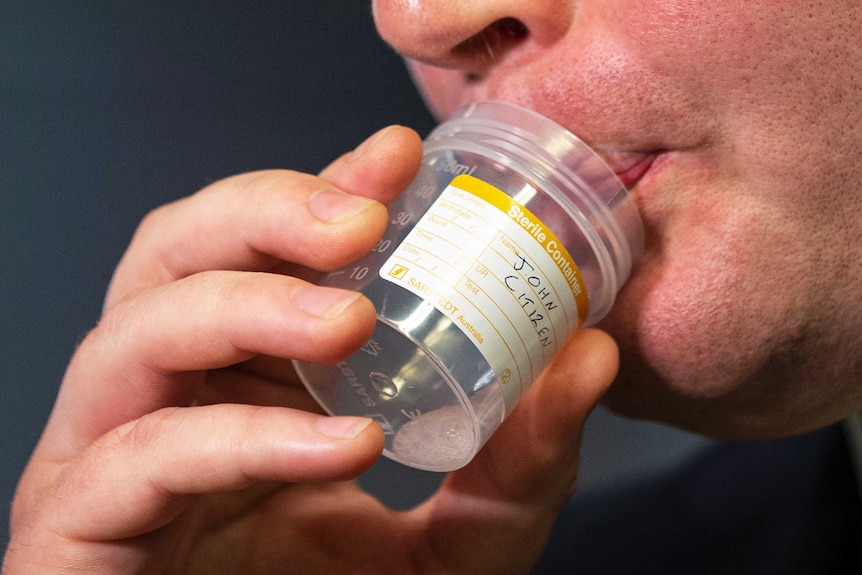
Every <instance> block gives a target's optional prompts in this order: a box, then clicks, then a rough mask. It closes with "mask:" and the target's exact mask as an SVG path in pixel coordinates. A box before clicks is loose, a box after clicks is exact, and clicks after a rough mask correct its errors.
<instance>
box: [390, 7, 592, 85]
mask: <svg viewBox="0 0 862 575" xmlns="http://www.w3.org/2000/svg"><path fill="white" fill-rule="evenodd" d="M576 5H577V1H575V0H374V19H375V22H376V24H377V29H378V30H379V32H380V35H381V36H382V37H383V39H384V40H386V41H387V42H388V43H389V44H391V45H392V46H393V47H394V48H395V49H396V50H398V51H399V52H400V53H401V54H403V55H404V56H407V57H408V58H412V59H415V60H419V61H422V62H425V63H428V64H432V65H435V66H440V67H446V68H461V69H464V70H465V71H467V72H469V73H474V74H478V75H481V74H484V73H485V72H486V71H487V69H488V68H489V67H490V66H491V65H493V64H494V63H495V62H497V61H499V60H501V59H502V58H503V57H505V56H507V55H509V54H510V53H512V52H515V51H518V50H524V49H525V48H526V47H528V46H531V45H538V46H546V45H548V44H551V43H553V42H554V41H555V40H557V39H559V38H561V37H562V36H564V35H565V33H566V31H567V30H568V29H569V26H570V25H571V23H572V20H573V18H574V13H575V8H576Z"/></svg>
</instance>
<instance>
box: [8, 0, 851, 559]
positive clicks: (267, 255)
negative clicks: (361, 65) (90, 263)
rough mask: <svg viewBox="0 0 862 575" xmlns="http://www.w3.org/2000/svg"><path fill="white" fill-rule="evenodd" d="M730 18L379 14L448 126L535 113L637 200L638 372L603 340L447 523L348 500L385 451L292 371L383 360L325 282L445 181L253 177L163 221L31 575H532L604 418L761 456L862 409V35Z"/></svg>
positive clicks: (220, 186) (767, 15)
mask: <svg viewBox="0 0 862 575" xmlns="http://www.w3.org/2000/svg"><path fill="white" fill-rule="evenodd" d="M713 4H715V3H713ZM713 4H709V5H702V4H698V3H685V2H682V3H680V2H667V3H661V2H638V1H634V0H620V1H612V2H607V1H602V2H599V1H587V2H561V1H554V0H548V1H543V2H536V1H533V0H520V1H518V0H498V1H486V2H469V3H467V2H464V3H455V2H446V1H443V0H434V1H421V0H420V1H415V2H400V1H394V0H393V1H385V0H381V1H378V2H375V5H374V10H375V17H376V19H377V23H378V27H379V29H380V32H381V34H382V36H383V37H384V38H385V39H386V40H387V41H388V42H390V43H391V44H392V45H393V46H394V47H395V48H396V49H398V50H399V51H400V52H402V53H403V54H405V55H406V56H407V57H408V58H410V59H411V60H412V62H413V63H412V64H411V66H412V69H413V72H414V74H415V77H416V79H417V82H418V83H419V85H420V87H421V88H422V89H423V91H424V93H425V95H426V98H427V100H428V102H429V105H430V106H431V107H432V108H433V109H434V110H435V111H436V112H437V114H438V115H439V116H441V117H445V116H446V115H447V114H448V113H450V112H451V111H452V110H453V109H455V108H456V107H457V106H458V105H460V104H461V103H465V102H468V101H472V100H478V99H488V98H494V99H502V100H510V101H514V102H516V103H520V104H523V105H527V106H529V107H532V108H534V109H536V110H537V111H539V112H542V113H544V114H545V115H548V116H550V117H551V118H553V119H555V120H557V121H558V122H560V123H562V124H563V125H565V126H567V127H569V128H570V129H571V130H572V131H574V132H576V133H578V134H579V135H581V136H582V137H583V138H584V139H585V140H586V141H588V142H589V143H591V144H592V145H593V146H594V147H596V148H597V149H598V150H599V151H600V152H601V153H602V154H603V155H604V156H605V157H606V158H607V160H608V162H609V163H610V164H611V165H612V166H613V167H614V169H615V170H617V171H618V172H619V173H621V175H624V176H625V178H626V179H627V180H628V181H629V184H630V186H631V187H632V189H633V194H634V195H635V197H636V199H637V201H638V205H639V207H640V209H641V213H642V214H643V216H644V219H645V223H646V225H647V230H648V238H647V253H646V254H645V256H644V258H643V261H642V264H641V266H640V267H639V268H638V269H637V270H636V271H635V273H634V275H633V277H632V279H631V281H630V282H629V284H628V285H627V286H626V288H625V289H624V291H623V292H622V293H621V294H620V298H619V301H618V303H617V305H616V306H615V308H614V311H613V312H612V315H611V317H610V318H609V319H608V321H607V322H606V323H605V324H604V325H603V327H604V328H605V329H606V330H607V332H608V333H609V334H610V335H611V336H612V337H613V339H615V340H616V342H617V344H618V345H619V349H620V351H621V353H620V360H621V361H620V363H619V376H618V377H617V378H616V380H615V382H614V384H613V385H612V386H610V388H608V385H609V384H610V382H611V380H612V379H613V378H614V374H615V372H616V370H617V367H618V364H617V353H616V349H617V348H616V347H615V345H614V343H613V341H612V340H611V338H609V337H608V336H607V335H606V334H605V333H602V332H597V331H584V332H582V333H580V334H578V335H576V336H575V337H574V338H573V339H572V341H571V342H570V343H569V344H568V346H567V347H566V349H565V350H564V351H563V352H562V353H561V354H560V356H559V357H558V358H557V360H556V361H555V363H554V364H553V365H552V366H551V367H550V368H549V370H548V371H547V372H546V374H545V376H544V377H543V379H542V380H541V381H539V382H538V383H537V384H536V386H534V388H533V389H532V390H531V392H530V393H529V394H528V396H527V397H525V398H524V400H523V401H522V402H521V403H520V404H519V406H518V408H517V409H516V411H515V412H514V413H513V414H512V416H511V417H510V419H509V420H507V421H506V423H505V424H504V425H503V427H501V429H500V431H499V432H498V433H497V434H496V435H495V437H494V438H493V439H492V440H491V442H489V444H488V445H487V447H486V448H485V449H484V450H483V452H482V453H481V454H480V455H479V456H478V457H477V459H476V460H475V461H474V463H473V464H471V465H470V466H468V467H467V468H465V469H463V470H460V471H458V472H456V473H453V474H452V475H450V476H449V478H448V479H447V480H446V482H445V483H444V485H443V487H442V489H441V491H440V492H439V493H438V494H436V495H435V496H434V497H432V498H431V499H430V500H429V501H427V502H426V503H424V504H422V505H421V506H420V507H418V508H416V509H414V510H411V511H409V512H405V513H393V512H391V511H389V510H386V509H384V508H382V507H381V506H379V505H378V504H377V503H376V502H375V501H373V500H372V499H371V498H370V497H368V496H366V495H364V494H362V493H361V492H360V491H359V490H357V489H356V488H355V487H354V486H352V485H350V484H344V483H338V481H340V480H342V479H346V478H350V477H353V476H355V475H356V474H358V473H359V472H360V471H362V470H363V469H365V468H366V467H367V466H368V465H370V464H371V463H372V462H373V461H374V459H375V457H376V456H377V455H379V452H380V448H381V436H380V430H379V429H376V428H375V427H374V426H372V425H370V423H369V422H368V421H366V420H361V419H353V418H325V417H320V416H318V415H315V414H312V413H308V411H313V410H314V406H313V403H312V402H311V401H310V399H309V398H308V397H307V396H306V395H305V394H304V393H302V391H301V388H300V387H296V386H294V387H291V386H290V385H289V383H287V382H282V381H281V380H282V378H283V374H284V371H285V365H286V363H287V362H286V361H284V360H279V359H275V358H301V359H309V360H316V361H333V360H337V359H338V358H339V357H343V356H344V355H345V354H347V353H349V352H351V351H352V350H354V349H356V348H357V347H358V346H359V345H361V344H362V342H363V340H364V339H365V338H366V337H367V336H368V334H369V330H370V328H371V326H372V324H373V309H371V307H370V305H368V302H367V301H365V300H364V299H362V298H359V297H357V296H356V295H355V294H351V293H346V292H333V291H329V290H323V289H320V288H314V287H311V286H309V285H307V284H306V283H304V282H303V280H301V279H300V278H302V277H308V272H307V270H306V269H304V268H303V267H302V266H308V267H314V268H317V269H330V268H332V267H335V266H338V265H341V264H344V263H346V262H348V261H350V260H351V259H353V258H355V257H357V256H359V255H360V254H362V253H363V252H365V251H367V250H369V249H370V248H371V247H372V246H373V244H374V241H375V240H376V239H377V238H378V237H379V235H380V233H381V232H382V227H383V226H384V225H385V221H386V216H385V210H383V208H382V206H380V204H378V203H377V202H376V201H371V200H368V199H366V198H365V196H372V199H373V200H379V201H382V202H385V201H387V200H389V199H391V198H392V197H394V196H395V195H396V194H397V193H398V192H400V191H401V190H402V189H403V188H404V187H405V185H406V184H407V182H408V181H409V180H410V178H411V177H412V175H413V173H414V171H415V169H416V164H417V162H418V158H419V155H420V147H419V142H418V139H417V137H416V136H415V134H413V133H411V132H410V131H408V130H405V129H403V128H389V129H385V130H382V131H381V132H379V133H378V134H376V135H375V136H372V137H371V138H370V139H369V140H368V141H367V142H366V143H365V144H363V145H362V146H360V147H359V148H358V149H357V150H355V151H354V152H352V153H350V154H347V155H345V156H343V157H342V158H340V159H338V160H336V161H335V162H334V163H333V164H332V165H330V166H329V167H328V168H327V169H325V170H324V171H323V172H322V173H321V174H320V175H319V176H317V177H314V176H307V175H303V174H297V173H292V172H260V173H254V174H246V175H241V176H236V177H234V178H230V179H227V180H223V181H221V182H218V183H216V184H213V185H212V186H210V187H208V188H207V189H205V190H203V191H202V192H200V193H199V194H197V195H195V196H192V197H190V198H187V199H184V200H180V201H179V202H176V203H174V204H170V205H168V206H165V207H162V208H160V209H158V210H156V211H154V212H153V213H152V214H151V215H150V216H149V217H148V218H147V219H146V220H145V221H144V222H143V223H142V225H141V227H140V229H139V231H138V233H137V234H136V236H135V238H134V240H133V242H132V244H131V246H130V248H129V251H128V252H127V253H126V255H125V256H124V258H123V260H122V261H121V262H120V264H119V266H118V268H117V272H116V275H115V277H114V280H113V282H112V285H111V288H110V290H109V293H108V296H107V299H106V305H105V310H106V311H105V316H104V318H103V320H102V321H101V323H100V325H99V326H98V327H97V328H96V329H95V330H94V331H93V332H92V333H91V334H90V335H89V336H88V337H87V339H86V340H85V341H84V342H83V343H82V344H81V346H80V348H79V350H78V351H77V353H76V355H75V357H74V358H73V360H72V362H71V364H70V366H69V370H68V372H67V376H66V378H65V380H64V383H63V388H62V390H61V392H60V395H59V398H58V402H57V406H56V408H55V411H54V413H53V415H52V418H51V421H50V422H49V424H48V426H47V428H46V430H45V434H44V436H43V439H42V442H41V443H40V445H39V447H38V448H37V450H36V452H35V454H34V458H33V460H32V462H31V465H30V467H29V468H28V471H27V473H26V474H25V476H24V478H23V480H22V484H21V489H20V491H19V495H18V498H17V500H16V504H15V508H14V509H13V538H12V541H11V543H10V547H9V551H8V552H7V556H6V564H5V567H4V569H6V570H7V571H8V572H9V573H26V572H39V573H51V572H63V571H65V570H74V569H76V568H77V569H86V570H87V571H89V572H104V573H124V572H135V571H166V572H214V571H218V572H223V573H230V572H278V571H279V570H282V569H283V570H286V571H293V572H315V571H323V570H327V571H336V572H337V571H339V570H341V571H358V572H370V573H375V572H387V571H389V572H405V571H419V572H421V571H429V572H435V571H447V572H487V573H503V572H523V571H525V570H527V569H528V568H529V566H530V565H531V564H532V563H533V561H535V559H536V557H537V556H538V555H539V553H540V552H541V549H542V547H543V544H544V541H545V539H546V538H547V536H548V533H549V531H550V529H551V526H552V524H553V520H554V515H555V512H556V511H557V510H559V508H560V507H561V506H562V505H563V504H564V502H565V501H566V499H567V497H568V495H569V493H570V492H571V490H572V489H574V483H575V477H576V469H577V443H578V438H579V434H580V430H581V427H582V423H583V420H584V418H585V417H586V414H587V413H588V412H589V410H590V409H591V408H592V407H593V406H594V405H595V404H596V403H597V402H598V401H599V400H600V398H602V397H604V399H605V401H606V402H607V404H608V405H610V406H611V407H612V408H614V409H617V410H619V411H621V412H623V413H626V414H630V415H635V416H638V417H649V418H654V419H659V420H663V421H667V422H670V423H673V424H676V425H680V426H684V427H687V428H690V429H693V430H696V431H701V432H705V433H708V434H711V435H716V436H720V437H727V438H735V439H741V438H745V439H750V438H767V437H778V436H784V435H788V434H796V433H801V432H804V431H807V430H810V429H814V428H817V427H820V426H825V425H828V424H830V423H834V422H836V421H839V420H841V419H843V418H845V417H847V416H849V415H851V414H853V413H855V412H857V411H859V410H860V409H862V386H860V385H859V382H860V380H862V373H860V371H862V369H860V365H859V364H860V357H862V353H860V351H862V342H860V338H862V330H860V329H859V328H860V326H862V319H860V311H859V310H858V309H856V308H855V307H854V306H853V305H852V302H855V301H856V300H857V298H858V296H859V291H860V290H862V288H860V285H862V282H860V279H862V257H860V255H862V254H860V250H862V247H860V246H862V243H860V242H859V236H860V233H862V210H860V204H862V196H860V194H859V193H858V190H857V189H856V186H855V182H856V181H857V180H858V179H859V178H858V176H860V175H862V174H860V172H862V162H859V161H858V158H859V157H860V154H859V152H860V141H859V136H857V130H855V129H854V128H855V127H856V126H858V125H860V122H859V120H860V115H862V105H860V102H862V98H860V90H862V88H860V86H859V83H858V80H856V79H855V78H854V77H853V72H852V71H853V70H854V67H855V66H856V63H857V62H858V61H859V56H860V54H859V51H860V48H859V46H860V42H859V39H860V38H862V14H860V11H862V8H860V7H857V6H855V5H853V4H852V3H849V2H848V3H843V4H841V5H840V6H838V5H835V4H834V3H831V4H828V5H827V4H822V5H820V4H811V3H804V4H802V3H790V4H788V3H781V4H778V3H763V4H760V5H754V6H752V5H751V4H745V5H743V4H742V3H738V4H732V3H725V4H718V5H713ZM252 223H253V225H251V224H252ZM213 237H218V238H224V240H223V241H220V242H213V241H211V238H213ZM320 254H325V257H324V258H322V259H321V257H320ZM284 262H289V263H288V264H285V263H284ZM848 302H850V303H849V304H848ZM177 310H181V313H177ZM606 390H607V393H605V392H606ZM256 406H272V407H256ZM292 408H301V409H305V410H308V411H299V410H296V409H292ZM511 453H519V454H523V456H522V457H519V458H516V459H514V460H513V458H512V457H511ZM288 482H289V483H288ZM324 482H335V483H324ZM106 501H110V502H111V505H110V506H106V505H105V502H106ZM381 542H385V543H386V544H385V545H382V544H381Z"/></svg>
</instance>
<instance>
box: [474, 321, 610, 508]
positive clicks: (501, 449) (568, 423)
mask: <svg viewBox="0 0 862 575" xmlns="http://www.w3.org/2000/svg"><path fill="white" fill-rule="evenodd" d="M618 368H619V350H618V348H617V345H616V343H615V342H614V340H613V339H612V338H611V337H610V336H609V335H608V334H606V333H605V332H603V331H599V330H596V329H584V330H581V331H579V332H577V333H576V334H575V335H574V336H573V337H572V338H570V339H569V341H568V342H567V343H566V345H565V347H564V348H563V349H562V350H561V351H560V352H559V353H558V354H557V356H556V358H555V359H554V361H553V362H552V363H551V365H550V366H549V367H548V368H547V369H546V370H545V371H544V373H543V374H542V376H541V377H540V378H539V380H538V381H537V382H536V383H535V384H533V386H532V388H531V389H530V390H529V392H528V393H527V394H526V395H525V396H524V397H523V398H522V399H521V401H520V402H519V403H518V406H517V407H516V408H515V410H514V411H513V412H512V414H511V415H510V416H509V418H508V419H507V420H506V421H504V422H503V424H502V425H501V426H500V429H499V430H497V432H496V433H495V434H494V436H493V437H492V438H491V439H490V440H489V441H488V444H487V445H486V446H485V448H484V449H483V451H482V452H481V453H480V454H479V455H478V456H477V459H478V458H481V460H484V462H483V461H481V460H480V464H482V465H483V466H484V467H486V468H491V469H493V470H494V474H495V475H496V476H497V480H496V482H497V485H498V486H499V487H501V488H502V489H503V490H504V491H505V492H506V495H507V497H509V498H514V499H520V500H521V502H522V503H528V504H539V505H540V506H543V507H545V508H546V509H547V508H548V507H554V506H559V505H562V504H563V503H565V501H566V500H567V499H568V497H569V496H570V495H571V493H572V492H573V491H574V489H575V483H576V478H577V469H578V453H579V451H580V443H581V436H582V433H583V426H584V422H585V420H586V418H587V416H588V415H589V414H590V412H591V411H592V410H593V409H594V408H595V407H596V405H597V404H598V403H599V401H601V398H602V396H603V395H604V393H605V392H606V391H607V389H608V387H610V384H611V382H612V381H613V379H614V377H615V376H616V373H617V370H618Z"/></svg>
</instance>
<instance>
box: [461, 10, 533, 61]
mask: <svg viewBox="0 0 862 575" xmlns="http://www.w3.org/2000/svg"><path fill="white" fill-rule="evenodd" d="M528 34H529V30H528V29H527V26H525V25H524V23H523V22H521V21H520V20H518V19H517V18H501V19H499V20H497V21H495V22H494V23H492V24H491V25H489V26H486V27H485V28H484V29H483V30H482V31H481V32H479V33H478V34H474V35H473V36H470V37H469V38H467V39H466V40H464V41H463V42H461V43H460V44H458V45H457V46H455V47H454V48H452V54H453V55H454V56H458V57H462V58H463V57H470V58H476V59H478V60H480V61H481V62H482V63H483V64H490V63H492V62H494V61H495V60H497V59H498V58H499V57H500V56H501V55H502V54H503V53H505V52H506V51H507V50H508V49H510V48H512V47H513V46H515V45H516V44H518V43H520V41H521V40H522V39H523V38H525V37H526V36H527V35H528Z"/></svg>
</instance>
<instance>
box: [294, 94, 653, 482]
mask: <svg viewBox="0 0 862 575" xmlns="http://www.w3.org/2000/svg"><path fill="white" fill-rule="evenodd" d="M389 217H390V224H389V227H388V230H387V231H386V233H385V235H384V237H383V239H381V240H380V242H379V243H378V244H377V246H376V247H375V248H374V249H373V250H372V251H371V253H369V254H368V255H366V256H365V257H363V258H362V259H360V260H358V261H356V262H353V263H351V264H350V265H348V266H346V267H344V268H342V269H339V270H336V271H334V272H331V273H329V274H328V275H327V276H326V277H325V278H324V279H323V281H322V284H323V285H329V286H337V287H342V288H349V289H354V290H358V291H361V292H363V293H364V294H365V295H366V296H368V298H370V299H371V301H372V302H373V303H374V305H375V306H376V308H377V320H378V321H377V327H376V331H375V332H374V335H373V336H372V338H371V339H370V340H369V341H368V342H367V343H366V344H365V346H364V347H363V348H362V349H361V350H360V351H358V352H356V353H355V354H354V355H353V356H351V357H349V358H348V359H346V360H344V361H342V362H340V363H338V364H336V365H318V364H312V363H305V362H296V368H297V370H298V372H299V375H300V377H301V378H302V380H303V382H304V383H305V385H306V387H307V388H308V389H309V391H310V392H311V393H312V395H314V397H315V398H316V399H317V400H318V401H319V402H320V404H321V405H322V406H323V407H324V408H325V409H326V410H327V411H328V412H330V413H333V414H339V415H362V416H367V417H371V418H373V419H374V420H376V421H377V422H378V423H379V424H380V426H381V427H382V428H383V431H384V433H385V436H386V447H385V454H386V455H387V456H388V457H390V458H392V459H394V460H396V461H399V462H401V463H404V464H406V465H409V466H412V467H416V468H420V469H426V470H432V471H449V470H453V469H457V468H459V467H461V466H463V465H465V464H467V463H468V462H469V461H470V460H471V459H472V458H473V456H474V455H475V454H476V452H477V451H478V450H479V449H480V448H481V447H482V445H483V444H484V443H485V441H487V439H488V438H489V437H490V435H491V434H492V433H493V432H494V430H495V429H496V428H497V427H498V426H499V424H500V423H501V422H502V421H503V419H504V418H505V416H506V415H507V414H508V413H509V412H510V411H511V410H512V409H513V407H514V406H515V403H516V402H517V401H518V399H519V398H520V397H521V395H522V394H523V393H524V392H525V391H526V390H527V388H528V387H529V386H530V384H531V383H532V382H533V381H534V380H535V379H536V378H537V377H538V376H539V374H540V373H541V372H542V370H543V369H544V368H545V367H546V366H547V365H548V363H549V362H550V360H551V358H552V357H553V356H554V354H555V353H556V351H557V350H558V349H560V347H561V346H562V344H563V343H564V342H565V340H566V339H567V338H568V337H569V336H570V335H571V334H572V333H573V332H574V331H575V330H576V329H578V328H579V327H580V326H585V325H590V324H593V323H595V322H597V321H599V320H600V319H601V318H602V317H604V316H605V315H606V314H607V312H608V310H609V309H610V307H611V305H612V304H613V301H614V298H615V297H616V294H617V292H618V291H619V289H620V287H621V286H622V284H623V283H624V282H625V281H626V279H627V278H628V276H629V273H630V271H631V268H632V265H633V262H634V261H635V259H636V258H637V257H638V256H639V255H640V252H641V251H642V247H643V228H642V224H641V220H640V217H639V215H638V213H637V210H636V208H635V206H634V204H633V202H632V201H631V199H630V197H629V194H628V192H627V190H626V189H625V187H624V186H623V184H622V183H621V182H620V180H619V179H618V178H617V177H616V175H615V174H614V172H613V171H612V170H611V169H610V168H609V167H608V166H607V165H606V164H605V163H604V161H603V160H602V159H601V158H600V157H599V156H598V155H597V154H596V153H595V152H593V151H592V150H591V149H590V148H589V147H588V146H587V145H586V144H584V143H583V142H582V141H581V140H579V139H578V138H577V137H576V136H574V135H573V134H571V133H570V132H568V131H567V130H566V129H564V128H562V127H561V126H559V125H557V124H556V123H554V122H552V121H550V120H548V119H547V118H545V117H543V116H540V115H539V114H537V113H535V112H533V111H530V110H527V109H524V108H520V107H517V106H513V105H510V104H504V103H500V102H481V103H476V104H472V105H469V106H467V107H465V108H463V109H461V110H460V111H459V112H458V113H456V114H455V115H454V116H453V117H452V118H451V119H450V120H448V121H446V122H445V123H443V124H441V125H440V126H438V127H437V128H436V129H435V130H434V131H432V133H431V134H430V135H429V136H428V138H427V139H426V140H425V144H424V159H423V162H422V167H421V169H420V171H419V174H418V175H417V177H416V178H415V180H414V181H413V182H412V183H411V185H410V186H409V188H408V189H407V190H406V191H405V192H404V193H403V194H402V195H401V196H400V197H399V199H398V200H397V201H395V202H394V203H393V204H391V205H390V206H389Z"/></svg>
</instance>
